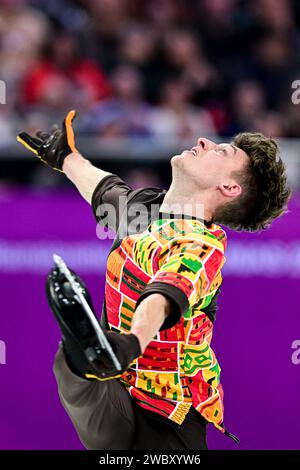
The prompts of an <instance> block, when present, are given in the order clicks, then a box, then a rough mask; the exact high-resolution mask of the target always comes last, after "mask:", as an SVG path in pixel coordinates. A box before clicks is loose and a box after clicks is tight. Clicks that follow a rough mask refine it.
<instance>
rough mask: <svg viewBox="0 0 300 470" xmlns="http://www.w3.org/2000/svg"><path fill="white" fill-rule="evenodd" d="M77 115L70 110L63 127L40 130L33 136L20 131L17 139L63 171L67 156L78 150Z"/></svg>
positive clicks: (47, 162) (50, 164)
mask: <svg viewBox="0 0 300 470" xmlns="http://www.w3.org/2000/svg"><path fill="white" fill-rule="evenodd" d="M75 116H76V111H74V110H73V111H69V112H68V114H67V116H66V117H65V119H64V120H63V124H62V129H56V130H54V131H53V132H52V133H51V134H48V133H47V132H42V131H38V132H36V134H35V135H34V136H31V135H29V134H27V132H20V134H18V137H17V140H18V141H19V142H21V144H23V145H24V146H25V147H26V148H28V149H29V150H31V152H33V153H35V155H36V156H37V157H39V158H40V159H41V160H42V161H43V162H44V163H46V164H47V165H49V166H51V167H52V168H53V169H54V170H58V171H62V165H63V161H64V159H65V158H66V156H67V155H69V154H70V153H73V152H78V150H77V149H76V147H75V139H74V132H73V128H72V121H73V119H74V118H75Z"/></svg>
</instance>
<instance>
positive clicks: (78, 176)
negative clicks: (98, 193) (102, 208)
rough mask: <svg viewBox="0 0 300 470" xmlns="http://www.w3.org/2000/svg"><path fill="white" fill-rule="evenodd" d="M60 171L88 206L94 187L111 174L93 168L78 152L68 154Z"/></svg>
mask: <svg viewBox="0 0 300 470" xmlns="http://www.w3.org/2000/svg"><path fill="white" fill-rule="evenodd" d="M62 169H63V172H64V173H65V175H66V176H67V177H68V178H69V180H70V181H72V183H73V184H74V185H75V186H76V188H77V189H78V191H79V192H80V194H81V195H82V197H83V198H84V199H85V200H86V201H87V202H88V203H89V204H91V200H92V195H93V192H94V190H95V188H96V186H97V185H98V184H99V183H100V181H101V180H102V179H103V178H104V177H105V176H108V175H110V174H111V173H109V172H107V171H103V170H101V169H100V168H97V167H95V166H94V165H92V163H91V162H90V161H89V160H87V159H86V158H84V157H83V156H82V155H81V154H80V153H78V152H73V153H70V154H69V155H68V156H67V157H66V158H65V159H64V162H63V166H62Z"/></svg>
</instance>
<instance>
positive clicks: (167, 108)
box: [151, 78, 215, 144]
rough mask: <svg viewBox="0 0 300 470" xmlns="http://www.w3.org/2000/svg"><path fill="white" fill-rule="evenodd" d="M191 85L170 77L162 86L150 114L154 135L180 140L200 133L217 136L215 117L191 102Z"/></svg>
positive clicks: (180, 141) (179, 141)
mask: <svg viewBox="0 0 300 470" xmlns="http://www.w3.org/2000/svg"><path fill="white" fill-rule="evenodd" d="M191 93H192V90H191V87H190V86H189V85H188V84H187V82H186V81H185V80H184V79H182V78H173V79H171V78H170V79H168V80H166V82H165V83H164V84H163V86H162V90H161V97H160V98H161V99H160V102H159V106H157V107H156V108H155V110H154V111H153V112H152V116H151V129H152V132H153V134H154V135H155V136H157V137H160V138H163V139H166V140H167V141H168V140H170V141H171V142H174V141H175V142H178V143H181V144H182V139H185V138H188V139H190V140H191V141H192V140H193V139H195V138H196V136H197V135H206V136H214V135H215V127H214V124H213V120H212V119H211V117H210V115H209V113H208V112H207V111H206V110H205V109H201V108H199V107H196V106H193V105H192V104H191Z"/></svg>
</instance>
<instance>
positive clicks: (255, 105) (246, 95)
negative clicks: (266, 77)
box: [224, 80, 266, 136]
mask: <svg viewBox="0 0 300 470" xmlns="http://www.w3.org/2000/svg"><path fill="white" fill-rule="evenodd" d="M265 110H266V96H265V91H264V89H263V87H262V86H261V85H260V83H259V82H255V81H251V80H243V81H240V82H237V83H236V84H235V85H234V86H233V89H232V92H231V97H230V103H229V114H230V116H231V121H230V123H229V126H228V128H227V130H226V132H224V133H225V134H226V135H229V136H231V135H233V134H237V133H239V132H242V131H243V130H244V129H249V132H254V127H255V125H254V120H255V118H256V117H257V116H259V115H261V114H262V113H264V112H265Z"/></svg>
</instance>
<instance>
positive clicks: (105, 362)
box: [85, 331, 142, 380]
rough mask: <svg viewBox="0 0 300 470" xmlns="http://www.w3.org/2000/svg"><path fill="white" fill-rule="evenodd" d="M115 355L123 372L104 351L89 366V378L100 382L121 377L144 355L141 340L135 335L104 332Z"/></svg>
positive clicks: (87, 375)
mask: <svg viewBox="0 0 300 470" xmlns="http://www.w3.org/2000/svg"><path fill="white" fill-rule="evenodd" d="M104 334H105V336H106V338H107V340H108V341H109V343H110V345H111V347H112V349H113V351H114V353H115V355H116V356H117V358H118V360H119V362H120V364H121V367H122V370H121V371H119V370H117V369H116V367H115V366H114V364H113V362H112V360H111V358H110V357H109V356H108V355H107V352H106V351H102V352H101V354H100V355H98V357H97V358H96V359H95V360H94V361H93V362H91V363H90V364H89V367H88V372H87V373H86V374H85V376H86V377H87V378H94V379H98V380H108V379H113V378H116V377H120V376H121V375H122V374H123V373H124V372H125V371H126V370H127V369H128V368H129V366H130V364H131V363H132V362H133V361H134V360H135V359H136V358H137V357H139V356H141V355H142V351H141V346H140V342H139V339H138V337H137V336H136V335H134V334H133V333H115V332H113V331H104Z"/></svg>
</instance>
